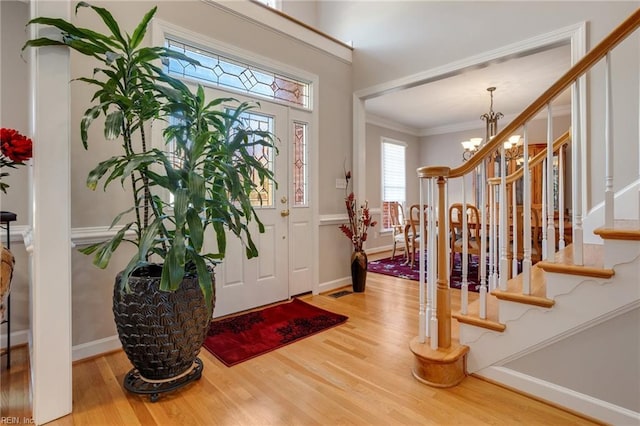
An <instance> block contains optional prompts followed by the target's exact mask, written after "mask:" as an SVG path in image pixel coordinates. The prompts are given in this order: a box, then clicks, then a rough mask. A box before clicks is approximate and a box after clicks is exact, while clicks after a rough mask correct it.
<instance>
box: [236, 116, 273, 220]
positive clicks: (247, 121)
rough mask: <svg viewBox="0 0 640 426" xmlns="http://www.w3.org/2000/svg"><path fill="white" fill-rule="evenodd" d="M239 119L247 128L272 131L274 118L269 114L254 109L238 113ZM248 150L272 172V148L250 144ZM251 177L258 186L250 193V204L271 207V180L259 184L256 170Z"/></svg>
mask: <svg viewBox="0 0 640 426" xmlns="http://www.w3.org/2000/svg"><path fill="white" fill-rule="evenodd" d="M240 120H241V121H242V124H243V127H244V128H245V129H247V130H254V131H256V130H257V131H263V132H269V133H271V134H273V133H274V132H273V129H274V119H273V117H271V116H268V115H265V114H261V113H259V112H255V111H253V112H245V113H243V114H242V115H240ZM255 138H259V136H253V138H252V139H255ZM248 150H249V152H250V153H252V155H253V156H254V158H255V159H256V160H258V161H259V162H260V163H262V165H264V166H266V167H267V168H268V169H269V170H271V171H272V172H273V171H274V156H275V152H274V148H272V147H266V146H261V145H254V146H250V147H249V148H248ZM252 179H253V182H255V183H256V185H258V187H257V189H256V190H254V191H253V193H252V194H251V204H252V205H253V206H254V207H273V206H274V205H275V191H274V189H275V188H274V183H273V181H271V180H269V181H266V182H265V185H264V186H263V185H260V177H259V176H258V173H257V172H256V173H254V175H253V178H252Z"/></svg>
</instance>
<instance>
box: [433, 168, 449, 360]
mask: <svg viewBox="0 0 640 426" xmlns="http://www.w3.org/2000/svg"><path fill="white" fill-rule="evenodd" d="M446 183H447V181H446V179H445V178H444V177H443V176H439V177H438V281H437V283H438V289H437V295H436V301H437V306H438V311H437V317H438V347H439V348H448V347H450V346H451V294H450V292H449V268H447V243H448V241H449V239H448V238H447V223H446V212H447V207H446V205H445V195H446V190H447V188H446Z"/></svg>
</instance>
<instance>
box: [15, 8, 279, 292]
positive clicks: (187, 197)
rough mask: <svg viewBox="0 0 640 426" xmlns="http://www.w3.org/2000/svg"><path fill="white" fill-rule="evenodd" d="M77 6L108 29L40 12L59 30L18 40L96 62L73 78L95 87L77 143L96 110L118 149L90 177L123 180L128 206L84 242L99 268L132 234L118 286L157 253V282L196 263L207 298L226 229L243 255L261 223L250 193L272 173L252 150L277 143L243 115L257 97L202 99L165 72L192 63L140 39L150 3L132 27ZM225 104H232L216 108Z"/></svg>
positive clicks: (173, 284) (168, 282)
mask: <svg viewBox="0 0 640 426" xmlns="http://www.w3.org/2000/svg"><path fill="white" fill-rule="evenodd" d="M80 8H90V9H91V10H93V11H94V12H95V13H97V14H98V16H99V17H100V18H101V20H102V22H103V23H104V24H105V26H106V29H107V31H106V32H105V33H104V34H103V33H99V32H97V31H95V30H92V29H88V28H81V27H78V26H76V25H74V24H71V23H70V22H67V21H65V20H62V19H58V18H47V17H39V18H35V19H33V20H31V21H30V24H40V25H48V26H52V27H55V28H57V29H58V30H59V31H60V32H61V35H62V36H61V38H59V39H54V38H47V37H44V38H36V39H32V40H29V41H27V43H26V44H25V46H24V47H23V49H24V48H26V47H41V46H56V45H61V46H68V47H69V48H71V49H73V50H75V51H76V52H79V53H81V54H83V55H86V56H91V57H93V58H94V59H95V60H96V62H97V64H98V65H97V66H96V68H94V70H93V75H92V76H90V77H80V78H77V80H79V81H81V82H85V83H88V84H89V85H91V86H93V87H95V88H96V91H95V93H94V94H93V98H92V105H90V106H89V107H88V109H87V110H86V111H85V113H84V115H83V117H82V120H81V125H80V137H81V140H82V144H83V146H84V147H85V149H86V148H88V145H89V128H90V126H91V125H92V123H94V121H95V120H96V119H97V118H99V117H103V118H104V129H103V130H104V139H105V140H106V141H118V142H120V143H121V145H122V152H121V154H120V155H116V156H113V157H111V158H108V159H106V160H104V161H101V162H100V163H99V164H98V165H97V166H96V167H95V168H94V169H93V170H92V171H91V172H90V173H89V176H88V178H87V185H88V186H89V187H90V188H91V189H94V190H95V189H96V188H97V187H98V186H99V184H101V183H102V186H103V188H106V187H107V186H108V185H109V184H111V183H112V182H119V183H120V184H121V185H123V186H124V185H128V186H129V187H130V193H131V200H132V203H131V207H130V208H129V209H127V210H125V211H124V212H122V213H120V214H119V215H117V216H116V218H115V219H114V220H113V222H112V224H111V227H112V228H114V227H116V225H119V227H118V228H115V229H117V232H115V235H114V236H113V237H112V238H110V239H109V240H108V241H105V242H101V243H98V244H94V245H91V246H88V247H86V248H83V249H82V250H81V251H82V252H84V253H85V254H93V255H94V263H95V264H96V265H97V266H99V267H101V268H105V267H106V266H107V265H108V263H109V261H110V259H111V257H112V254H113V253H114V251H115V250H116V249H117V248H118V247H120V245H121V244H122V243H125V242H126V243H132V244H133V245H135V246H136V247H137V251H136V253H135V255H134V256H133V257H132V258H131V260H130V262H129V264H128V265H127V266H126V268H125V269H124V273H123V274H122V278H121V282H120V285H121V288H122V289H123V290H127V289H128V284H127V281H128V277H129V276H130V275H131V274H132V273H133V271H135V270H136V269H138V268H140V267H144V266H146V265H148V264H150V263H151V262H152V261H157V259H158V258H159V259H161V261H162V262H163V269H162V276H161V282H160V289H161V290H168V291H172V290H175V289H177V288H178V286H179V285H180V282H181V281H182V279H183V277H184V275H185V273H190V272H197V274H198V277H199V281H200V287H201V288H202V290H203V292H204V294H205V300H207V301H211V300H212V297H213V290H214V289H213V286H212V280H211V278H210V272H209V266H210V265H211V264H212V263H214V262H216V261H218V260H220V259H222V258H224V255H225V247H226V231H231V232H232V233H233V234H235V235H236V236H237V237H239V238H241V239H242V240H243V242H244V244H245V247H246V255H247V257H249V258H250V257H254V256H257V255H258V251H257V248H256V245H255V244H254V242H253V239H252V237H251V234H250V232H249V227H248V225H249V223H250V222H251V221H252V220H255V221H256V222H257V224H258V230H259V231H260V232H263V231H264V227H263V225H262V223H261V222H260V219H259V218H258V216H257V215H256V211H255V210H254V207H253V206H252V204H251V194H252V193H253V192H254V191H255V190H256V188H257V187H258V186H263V185H265V184H266V182H267V181H269V180H273V178H274V176H273V173H272V172H271V171H270V169H269V168H268V167H267V166H266V165H264V164H263V163H261V162H260V161H258V160H256V158H255V157H254V156H253V152H254V150H257V149H262V148H264V147H269V148H273V149H274V151H275V146H274V136H273V135H272V134H270V133H268V132H263V131H254V130H251V129H249V128H247V127H246V126H245V125H244V122H243V119H242V117H243V114H245V113H246V112H247V111H248V110H250V109H251V108H254V107H256V106H257V104H249V103H238V102H236V101H235V100H233V99H231V98H219V99H214V100H212V101H207V100H206V99H205V96H204V90H203V89H202V87H200V86H199V87H198V88H197V89H196V90H195V91H193V90H191V89H190V88H189V87H188V86H187V85H185V84H184V83H182V82H181V81H180V80H178V79H175V78H173V77H171V76H169V75H167V74H166V73H165V72H164V71H163V63H165V64H166V63H167V61H168V60H170V59H178V60H181V61H185V62H187V63H189V64H192V65H194V66H195V65H198V63H197V62H196V61H194V60H192V59H191V58H189V57H187V56H185V55H183V54H181V53H178V52H175V51H172V50H170V49H168V48H165V47H153V46H151V47H149V46H144V45H143V43H142V42H143V39H144V37H145V34H146V32H147V28H148V25H149V23H150V22H151V19H152V18H153V16H154V14H155V13H156V9H157V8H156V7H154V8H153V9H151V10H150V11H149V12H147V13H146V14H145V16H144V17H143V19H142V21H141V22H140V23H139V24H138V25H137V27H136V28H135V30H134V31H133V33H132V34H131V35H129V34H128V33H123V32H122V31H121V30H120V28H119V26H118V23H117V21H116V20H115V19H114V17H113V16H112V15H111V13H110V12H109V11H108V10H106V9H104V8H101V7H96V6H92V5H90V4H88V3H86V2H80V3H78V4H77V6H76V9H75V11H76V13H78V10H79V9H80ZM230 103H233V108H231V109H229V108H227V109H222V108H221V107H222V106H223V104H224V105H227V104H230ZM152 121H163V122H165V124H166V127H165V130H164V132H163V136H164V138H163V139H164V141H165V146H163V147H161V148H160V147H152V146H150V141H149V137H148V134H147V131H148V128H149V125H150V123H151V122H152ZM166 194H171V195H172V196H171V197H167V196H166ZM209 227H211V228H213V230H214V231H215V234H216V238H217V251H216V252H204V250H203V247H204V246H205V241H204V235H205V233H206V231H207V229H208V228H209Z"/></svg>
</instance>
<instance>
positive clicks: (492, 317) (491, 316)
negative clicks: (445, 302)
mask: <svg viewBox="0 0 640 426" xmlns="http://www.w3.org/2000/svg"><path fill="white" fill-rule="evenodd" d="M498 312H499V309H498V299H497V298H496V297H494V296H492V295H491V294H487V315H486V318H484V319H483V318H480V299H479V298H478V300H476V301H474V302H471V303H469V305H468V307H467V313H466V314H462V313H460V312H454V313H453V315H452V316H453V317H454V318H455V319H457V320H458V322H461V323H464V324H472V325H476V326H479V327H483V328H488V329H489V330H495V331H504V329H505V328H506V326H505V325H504V324H502V323H500V321H499V320H498Z"/></svg>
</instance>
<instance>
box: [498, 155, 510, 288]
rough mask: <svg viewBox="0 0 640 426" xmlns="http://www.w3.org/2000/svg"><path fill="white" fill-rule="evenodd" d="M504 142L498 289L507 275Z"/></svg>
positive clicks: (504, 286)
mask: <svg viewBox="0 0 640 426" xmlns="http://www.w3.org/2000/svg"><path fill="white" fill-rule="evenodd" d="M504 154H505V153H504V144H500V197H499V203H500V225H498V227H499V230H500V236H499V237H498V238H499V242H500V267H499V271H498V274H499V275H498V279H499V286H500V290H503V291H504V290H506V289H507V278H508V275H509V259H507V244H508V242H507V235H508V234H507V204H508V201H507V180H506V173H507V170H506V164H505V163H506V161H505V156H504Z"/></svg>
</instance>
